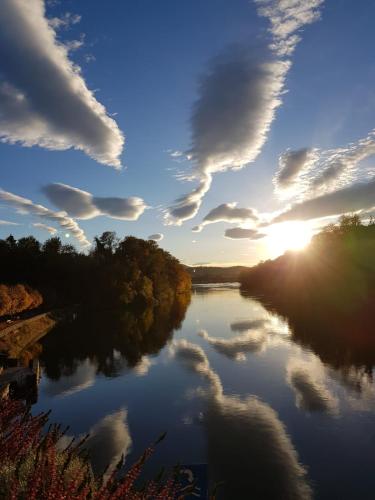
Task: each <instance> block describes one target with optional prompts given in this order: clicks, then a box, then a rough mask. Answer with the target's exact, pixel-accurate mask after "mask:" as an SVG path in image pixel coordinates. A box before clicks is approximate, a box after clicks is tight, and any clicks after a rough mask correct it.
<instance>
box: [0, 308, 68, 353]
mask: <svg viewBox="0 0 375 500" xmlns="http://www.w3.org/2000/svg"><path fill="white" fill-rule="evenodd" d="M62 317H63V313H62V312H47V313H43V314H37V315H36V316H33V317H31V318H27V319H24V320H19V321H15V322H14V323H12V324H9V325H7V326H4V328H2V329H1V331H0V352H1V353H2V354H3V355H4V356H5V357H8V358H19V357H20V356H21V354H22V352H23V351H24V350H26V349H27V348H28V347H30V346H31V345H33V344H34V343H35V342H37V341H38V340H39V339H41V338H42V337H44V335H46V334H47V333H48V332H49V331H50V330H51V329H52V328H53V327H54V326H55V325H56V324H57V322H58V321H59V320H60V319H61V318H62Z"/></svg>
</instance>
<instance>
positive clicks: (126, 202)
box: [42, 183, 146, 220]
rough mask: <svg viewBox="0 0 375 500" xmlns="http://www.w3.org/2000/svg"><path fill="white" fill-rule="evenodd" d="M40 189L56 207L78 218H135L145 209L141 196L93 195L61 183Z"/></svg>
mask: <svg viewBox="0 0 375 500" xmlns="http://www.w3.org/2000/svg"><path fill="white" fill-rule="evenodd" d="M42 191H43V193H44V194H45V195H46V196H47V198H48V199H49V201H50V202H51V203H53V204H54V205H55V206H56V207H57V208H59V209H60V210H65V211H66V212H67V213H68V214H69V215H70V216H72V217H76V218H78V219H92V218H94V217H97V216H99V215H106V216H108V217H111V218H113V219H120V220H137V219H138V218H139V217H140V216H141V215H142V213H143V212H144V210H145V209H146V205H145V203H144V201H143V200H142V199H141V198H137V197H129V198H115V197H100V196H93V195H92V194H91V193H89V192H87V191H83V190H82V189H78V188H75V187H72V186H69V185H67V184H62V183H55V184H48V185H47V186H44V187H43V188H42Z"/></svg>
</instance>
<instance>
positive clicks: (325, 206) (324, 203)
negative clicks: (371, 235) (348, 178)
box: [272, 178, 375, 223]
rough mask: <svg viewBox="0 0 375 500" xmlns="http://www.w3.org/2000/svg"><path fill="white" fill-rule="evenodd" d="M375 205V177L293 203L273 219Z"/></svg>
mask: <svg viewBox="0 0 375 500" xmlns="http://www.w3.org/2000/svg"><path fill="white" fill-rule="evenodd" d="M372 207H375V178H373V179H372V180H371V181H369V182H359V183H357V184H353V185H351V186H348V187H344V188H341V189H338V190H337V191H333V192H330V193H325V194H323V195H320V196H317V197H315V198H311V199H308V200H304V201H302V202H300V203H296V204H294V205H292V206H291V207H290V208H288V209H286V210H285V211H284V212H281V213H280V214H278V215H277V216H276V217H274V219H273V220H272V222H273V223H276V222H284V221H289V220H309V219H319V218H323V217H329V216H335V215H341V214H345V213H349V212H358V211H360V210H368V209H371V208H372Z"/></svg>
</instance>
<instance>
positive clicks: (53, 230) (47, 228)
mask: <svg viewBox="0 0 375 500" xmlns="http://www.w3.org/2000/svg"><path fill="white" fill-rule="evenodd" d="M33 226H34V227H36V228H37V229H42V230H44V231H48V232H49V233H50V234H56V233H57V229H56V228H55V227H52V226H48V225H47V224H43V223H42V222H35V223H34V224H33Z"/></svg>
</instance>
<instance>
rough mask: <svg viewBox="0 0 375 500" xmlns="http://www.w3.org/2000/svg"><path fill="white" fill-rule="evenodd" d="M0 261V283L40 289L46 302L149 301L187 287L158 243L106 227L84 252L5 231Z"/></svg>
mask: <svg viewBox="0 0 375 500" xmlns="http://www.w3.org/2000/svg"><path fill="white" fill-rule="evenodd" d="M0 262H1V268H0V283H1V284H4V285H8V286H13V289H14V285H19V284H22V285H27V286H28V287H32V288H33V289H36V290H38V291H39V292H40V293H41V295H42V296H43V299H44V302H45V305H46V307H51V306H62V305H66V304H86V305H88V306H90V307H92V306H95V307H98V308H108V307H118V306H130V305H137V306H148V305H155V304H158V303H161V302H163V301H173V300H174V299H175V297H176V296H177V295H178V294H180V293H188V292H189V291H190V288H191V278H190V276H189V274H188V273H187V272H186V270H185V268H184V266H183V265H182V264H180V262H179V261H178V260H177V259H176V258H175V257H173V256H172V255H171V254H169V253H168V252H166V251H164V250H162V249H161V248H159V247H158V245H157V243H156V242H154V241H145V240H142V239H138V238H135V237H133V236H127V237H125V238H123V239H120V238H118V237H117V235H116V233H114V232H110V231H107V232H104V233H103V234H102V235H101V236H98V237H95V238H94V244H93V246H92V249H91V251H90V252H89V253H87V254H84V253H81V252H78V251H77V250H76V249H75V248H74V247H73V246H72V245H64V244H62V242H61V240H60V238H58V237H52V238H50V239H48V240H47V241H45V242H44V243H43V244H41V243H40V242H39V241H38V240H36V239H35V238H34V237H33V236H27V237H23V238H20V239H18V240H16V239H15V238H14V237H13V236H9V237H8V238H6V239H3V240H0ZM0 300H1V297H0ZM0 308H1V302H0Z"/></svg>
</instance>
